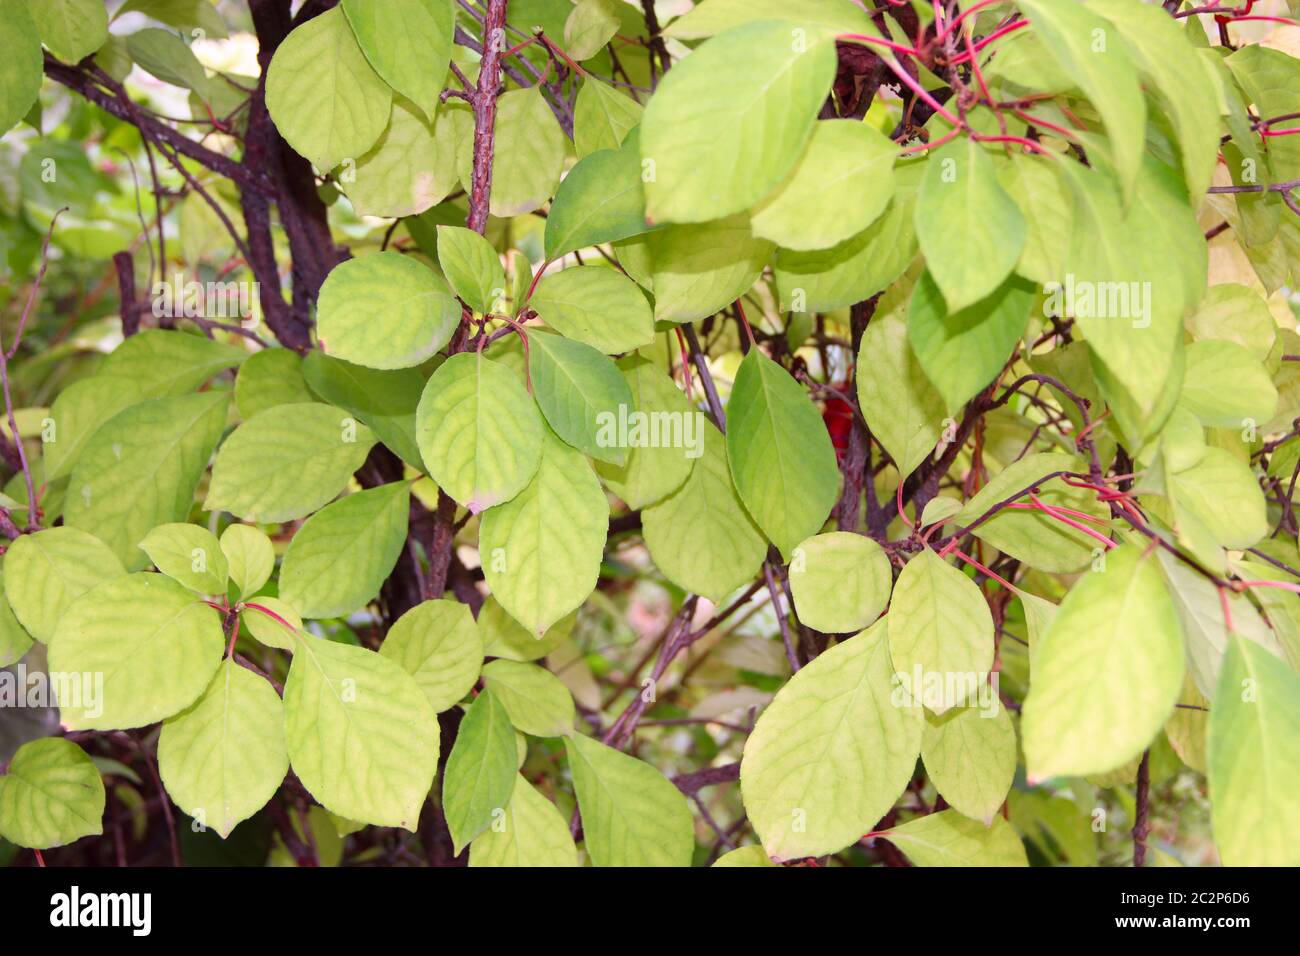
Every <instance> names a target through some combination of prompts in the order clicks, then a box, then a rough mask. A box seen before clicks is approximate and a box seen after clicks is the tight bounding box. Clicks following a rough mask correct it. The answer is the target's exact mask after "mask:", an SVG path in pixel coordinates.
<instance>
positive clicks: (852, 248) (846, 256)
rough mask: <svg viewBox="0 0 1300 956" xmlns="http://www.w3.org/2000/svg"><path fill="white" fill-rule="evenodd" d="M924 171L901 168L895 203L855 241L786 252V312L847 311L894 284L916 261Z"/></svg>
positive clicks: (782, 272)
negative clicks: (916, 222)
mask: <svg viewBox="0 0 1300 956" xmlns="http://www.w3.org/2000/svg"><path fill="white" fill-rule="evenodd" d="M924 168H925V166H924V164H917V163H912V164H910V165H906V166H899V167H897V168H896V169H895V171H894V179H895V181H896V191H895V193H894V199H893V201H892V202H891V203H890V204H889V206H888V207H887V208H886V209H885V211H884V213H883V214H881V216H880V218H878V219H877V220H876V221H875V222H873V223H872V224H871V225H870V226H868V227H867V228H866V229H864V230H863V231H862V232H860V233H858V234H857V235H856V236H854V237H853V238H851V239H846V240H845V241H844V242H841V243H840V244H839V245H836V246H832V247H830V248H829V249H818V250H814V251H812V252H795V251H792V250H786V249H782V250H781V251H780V252H779V253H778V254H777V257H776V265H775V267H774V272H775V274H776V284H777V287H778V288H779V289H780V292H781V308H782V309H788V310H790V311H793V312H822V311H829V310H832V309H839V308H844V307H846V306H850V305H852V304H853V303H855V302H862V301H864V300H866V299H869V298H871V297H872V296H873V295H875V294H876V293H877V292H882V291H884V290H885V289H886V288H888V287H889V286H890V285H892V284H893V283H894V281H895V280H897V279H898V277H899V276H900V275H902V274H903V272H904V271H905V270H906V269H907V267H908V266H909V265H911V264H912V261H913V260H914V259H915V258H916V252H917V249H918V245H917V241H916V227H915V225H914V223H913V220H914V219H915V216H914V215H913V212H914V209H915V207H916V182H917V176H918V173H919V171H920V170H922V169H924ZM869 327H870V326H868V328H869Z"/></svg>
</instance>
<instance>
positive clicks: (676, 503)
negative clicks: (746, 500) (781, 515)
mask: <svg viewBox="0 0 1300 956" xmlns="http://www.w3.org/2000/svg"><path fill="white" fill-rule="evenodd" d="M697 427H701V426H697ZM702 427H703V430H704V454H703V455H702V456H701V457H700V458H698V459H697V460H696V462H695V466H694V468H692V469H691V475H690V477H689V478H687V479H686V483H685V484H683V485H682V486H681V487H680V488H678V489H677V490H676V491H674V492H673V493H672V494H671V495H669V496H668V497H667V498H664V499H663V500H662V501H659V502H657V503H656V504H654V505H651V506H650V507H648V508H645V509H644V510H643V511H642V512H641V528H642V532H643V533H644V535H645V543H646V548H647V549H649V551H650V557H651V558H652V559H653V560H654V563H655V566H656V567H658V568H659V570H660V571H662V572H663V574H664V577H666V578H668V580H670V581H672V582H673V583H674V584H676V585H677V586H678V587H681V588H684V589H686V590H688V591H694V592H695V593H697V594H702V595H703V596H704V597H706V598H708V599H709V600H710V601H713V602H714V603H715V604H719V603H721V602H722V601H724V600H725V599H726V597H727V596H728V595H729V594H731V592H732V591H734V590H735V589H736V588H738V587H740V586H741V585H743V584H745V583H746V582H747V581H749V580H751V579H752V578H753V577H754V575H755V574H757V573H758V570H759V568H760V567H762V564H763V559H764V557H766V555H767V540H766V539H765V538H764V537H763V534H762V532H760V531H759V530H758V528H757V527H756V526H755V524H754V521H753V519H751V518H750V516H749V512H748V511H746V510H745V506H744V505H742V504H741V503H740V497H739V496H738V495H737V494H736V487H735V485H733V484H732V481H731V470H730V469H729V468H728V466H727V449H726V442H725V440H724V439H723V437H722V435H721V434H720V433H719V432H718V430H717V429H716V428H714V427H713V425H711V424H708V425H704V426H702ZM819 427H821V425H820V423H819Z"/></svg>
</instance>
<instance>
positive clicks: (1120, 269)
mask: <svg viewBox="0 0 1300 956" xmlns="http://www.w3.org/2000/svg"><path fill="white" fill-rule="evenodd" d="M1060 169H1061V170H1063V171H1065V172H1066V173H1067V177H1068V180H1069V182H1070V184H1071V186H1072V188H1073V193H1074V203H1075V205H1074V216H1073V229H1074V235H1073V237H1072V240H1071V247H1070V254H1069V256H1068V257H1067V260H1066V267H1065V271H1066V274H1065V276H1064V280H1065V281H1064V283H1062V282H1055V283H1052V284H1050V285H1049V286H1048V287H1047V288H1046V289H1045V291H1046V292H1047V293H1048V295H1047V299H1046V301H1045V302H1044V305H1043V309H1044V312H1045V314H1054V315H1064V314H1066V313H1067V312H1068V313H1069V314H1072V315H1074V316H1075V319H1076V324H1077V325H1078V327H1079V328H1080V329H1081V330H1082V331H1083V333H1084V337H1085V338H1086V339H1087V342H1088V348H1089V350H1090V352H1091V355H1092V367H1093V373H1094V375H1095V376H1096V378H1097V383H1098V385H1099V387H1100V388H1101V391H1102V394H1103V396H1104V397H1105V398H1106V401H1107V404H1108V405H1109V406H1110V409H1111V411H1112V412H1113V413H1114V415H1115V419H1116V423H1117V424H1118V425H1119V428H1120V431H1121V433H1122V434H1123V435H1124V437H1125V439H1126V440H1127V441H1128V442H1129V443H1130V444H1132V445H1133V446H1134V447H1137V446H1140V445H1142V444H1143V443H1144V440H1145V437H1148V436H1150V435H1151V434H1153V433H1154V432H1155V431H1156V430H1158V429H1159V427H1160V426H1161V425H1162V424H1163V423H1164V419H1165V417H1166V416H1167V415H1168V413H1169V410H1170V409H1171V408H1172V407H1173V403H1174V402H1175V401H1176V400H1177V397H1178V392H1177V386H1178V381H1179V379H1180V377H1181V374H1182V358H1183V356H1182V343H1183V337H1184V336H1183V332H1182V322H1181V316H1182V313H1183V311H1184V309H1185V307H1186V305H1187V303H1186V301H1185V298H1186V291H1185V289H1184V288H1183V280H1182V278H1181V277H1180V275H1179V270H1176V269H1171V268H1170V265H1171V263H1172V262H1173V261H1175V260H1176V257H1174V256H1172V255H1171V254H1160V253H1158V252H1157V250H1161V249H1164V250H1168V252H1169V253H1172V252H1173V251H1174V250H1175V248H1177V246H1176V244H1175V243H1173V242H1171V237H1172V236H1173V235H1175V234H1177V233H1178V232H1179V231H1180V229H1181V227H1182V226H1186V225H1189V224H1188V223H1185V222H1183V221H1182V219H1181V217H1180V216H1177V215H1175V214H1174V213H1173V211H1172V210H1165V211H1164V212H1163V213H1162V214H1153V213H1152V212H1151V211H1147V210H1144V209H1142V208H1140V204H1139V203H1136V202H1135V203H1134V204H1133V205H1132V208H1130V209H1129V211H1128V213H1127V214H1125V213H1124V211H1123V210H1122V208H1121V206H1120V200H1119V195H1118V193H1117V192H1116V190H1115V186H1114V183H1113V181H1112V180H1111V179H1110V178H1109V177H1108V176H1106V175H1104V174H1103V173H1101V172H1099V171H1096V170H1091V169H1086V168H1084V167H1082V166H1079V165H1078V164H1077V163H1072V162H1065V163H1061V164H1060ZM1144 185H1148V186H1157V187H1158V184H1157V183H1154V182H1151V183H1148V182H1147V181H1144ZM1144 191H1146V190H1144ZM1169 205H1170V206H1173V205H1175V204H1173V203H1170V204H1169ZM1186 214H1187V210H1186V208H1185V206H1184V207H1183V211H1182V215H1183V216H1185V215H1186ZM1190 225H1191V228H1194V229H1196V232H1195V235H1194V237H1192V238H1193V239H1194V240H1195V241H1200V242H1203V237H1202V235H1201V233H1200V231H1199V228H1198V227H1195V226H1194V224H1190ZM1199 256H1200V259H1201V260H1202V261H1203V260H1204V257H1205V253H1204V250H1203V248H1202V250H1201V251H1200V252H1199Z"/></svg>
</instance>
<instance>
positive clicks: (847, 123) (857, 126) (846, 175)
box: [752, 120, 898, 249]
mask: <svg viewBox="0 0 1300 956" xmlns="http://www.w3.org/2000/svg"><path fill="white" fill-rule="evenodd" d="M897 155H898V147H897V146H896V145H894V143H893V141H892V140H890V139H889V138H888V137H886V136H885V134H883V133H881V132H878V131H877V130H875V129H873V128H872V127H870V126H868V125H866V124H865V123H862V122H859V121H857V120H828V121H826V122H822V123H817V124H815V125H814V126H813V133H812V137H811V138H810V139H809V140H808V146H807V148H806V149H805V150H804V154H803V157H802V158H801V159H800V160H799V164H798V165H797V166H795V167H794V170H793V171H792V172H791V173H790V175H789V176H788V177H787V178H786V180H785V182H784V183H782V184H781V186H780V187H779V188H778V189H777V191H776V192H775V193H773V194H772V195H770V196H769V197H768V198H767V199H765V200H764V201H763V202H762V204H760V205H759V206H758V207H757V208H756V209H755V210H754V214H753V219H752V224H753V228H754V235H756V236H759V237H760V238H763V239H771V240H772V241H773V242H775V243H776V244H777V245H779V246H781V247H782V248H785V249H825V248H827V247H829V246H833V245H836V244H837V243H840V242H843V241H844V240H846V239H849V238H851V237H852V236H854V235H856V234H857V233H859V232H861V231H862V230H864V229H866V228H867V226H869V225H871V223H873V222H874V221H875V220H876V219H877V218H878V217H879V216H880V214H881V213H882V212H884V211H885V207H886V206H888V205H889V200H890V199H891V198H892V196H893V194H894V175H893V170H894V158H895V157H896V156H897Z"/></svg>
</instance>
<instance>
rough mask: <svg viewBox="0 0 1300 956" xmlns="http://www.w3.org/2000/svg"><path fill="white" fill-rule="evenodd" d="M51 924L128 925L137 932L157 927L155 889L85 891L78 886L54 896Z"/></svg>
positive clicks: (51, 900) (73, 925)
mask: <svg viewBox="0 0 1300 956" xmlns="http://www.w3.org/2000/svg"><path fill="white" fill-rule="evenodd" d="M50 925H51V926H58V927H68V928H72V927H78V926H90V927H100V926H125V927H129V928H130V929H131V935H133V936H148V935H149V931H150V930H151V929H152V928H153V895H152V894H151V893H82V892H81V888H80V887H78V886H74V887H72V889H71V890H70V891H68V892H67V893H55V894H54V895H53V896H51V897H50Z"/></svg>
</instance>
